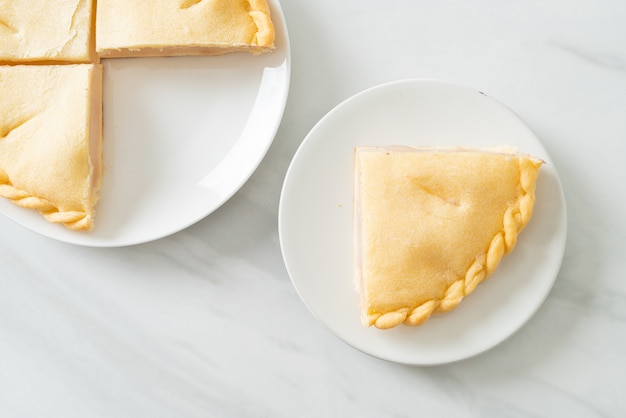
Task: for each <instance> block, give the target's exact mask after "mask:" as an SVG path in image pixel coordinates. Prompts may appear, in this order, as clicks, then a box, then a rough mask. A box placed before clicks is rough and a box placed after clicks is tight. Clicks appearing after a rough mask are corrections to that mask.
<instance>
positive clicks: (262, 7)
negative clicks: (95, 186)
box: [248, 0, 275, 49]
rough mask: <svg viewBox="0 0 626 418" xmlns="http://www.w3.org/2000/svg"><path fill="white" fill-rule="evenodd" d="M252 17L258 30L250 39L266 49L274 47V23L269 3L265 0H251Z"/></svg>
mask: <svg viewBox="0 0 626 418" xmlns="http://www.w3.org/2000/svg"><path fill="white" fill-rule="evenodd" d="M248 4H249V5H250V11H249V14H250V17H251V18H252V20H253V21H254V24H255V25H256V27H257V32H256V33H255V35H254V37H253V38H252V40H251V41H250V44H251V45H256V46H259V47H262V48H264V49H272V48H273V47H274V39H275V33H274V25H273V24H272V20H271V17H270V9H269V5H268V4H267V2H266V1H265V0H249V1H248Z"/></svg>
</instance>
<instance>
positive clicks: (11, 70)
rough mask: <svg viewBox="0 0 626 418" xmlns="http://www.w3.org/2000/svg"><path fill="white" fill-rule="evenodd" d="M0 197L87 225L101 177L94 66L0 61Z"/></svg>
mask: <svg viewBox="0 0 626 418" xmlns="http://www.w3.org/2000/svg"><path fill="white" fill-rule="evenodd" d="M0 91H2V92H3V94H2V95H1V96H0V115H2V119H0V197H4V198H7V199H9V200H11V201H12V202H13V203H15V204H16V205H18V206H21V207H24V208H28V209H34V210H37V211H39V212H40V213H41V214H42V215H43V216H44V217H45V219H46V220H47V221H49V222H52V223H58V224H62V225H64V226H66V227H67V228H69V229H72V230H78V231H87V230H91V229H92V228H93V227H94V217H95V205H96V202H97V201H98V194H99V190H100V185H101V181H102V67H101V65H100V64H73V65H14V66H0Z"/></svg>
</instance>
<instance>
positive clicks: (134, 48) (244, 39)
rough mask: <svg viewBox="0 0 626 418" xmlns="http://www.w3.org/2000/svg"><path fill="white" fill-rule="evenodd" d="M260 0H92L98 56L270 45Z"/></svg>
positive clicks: (256, 48) (259, 48)
mask: <svg viewBox="0 0 626 418" xmlns="http://www.w3.org/2000/svg"><path fill="white" fill-rule="evenodd" d="M274 37H275V34H274V25H273V23H272V20H271V15H270V9H269V7H268V4H267V2H266V0H168V1H155V0H133V1H128V0H98V2H97V13H96V50H97V52H98V54H99V55H100V56H101V57H103V58H104V57H149V56H151V57H159V56H177V55H220V54H225V53H228V52H234V51H249V52H253V53H262V52H267V51H270V50H271V49H273V48H274Z"/></svg>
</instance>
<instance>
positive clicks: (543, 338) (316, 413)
mask: <svg viewBox="0 0 626 418" xmlns="http://www.w3.org/2000/svg"><path fill="white" fill-rule="evenodd" d="M282 6H283V9H284V13H285V16H286V19H287V23H288V27H289V31H290V37H291V46H292V52H293V75H292V85H291V93H290V97H289V102H288V104H287V110H286V113H285V117H284V121H283V123H282V125H281V127H280V129H279V131H278V134H277V137H276V140H275V142H274V144H273V146H272V148H271V149H270V151H269V153H268V155H267V157H266V158H265V160H264V161H263V163H262V164H261V166H260V167H259V169H258V170H257V172H256V173H255V175H254V176H253V177H252V178H251V179H250V181H249V182H248V183H247V184H246V185H245V186H244V187H243V188H242V189H241V191H240V192H239V193H237V194H236V195H235V196H234V197H233V198H232V199H231V200H230V201H229V202H227V203H226V204H225V205H224V206H223V207H222V208H220V209H219V210H218V211H217V212H215V213H214V214H212V215H211V216H209V217H208V218H206V219H205V220H203V221H201V222H199V223H198V224H196V225H195V226H193V227H191V228H189V229H187V230H185V231H183V232H180V233H178V234H176V235H174V236H171V237H168V238H165V239H162V240H159V241H156V242H152V243H148V244H144V245H139V246H134V247H129V248H121V249H97V248H83V247H77V246H73V245H68V244H62V243H58V242H55V241H52V240H50V239H47V238H43V237H41V236H39V235H37V234H35V233H32V232H30V231H27V230H25V229H24V228H22V227H21V226H18V225H17V224H15V223H13V222H12V221H10V220H8V219H6V218H4V217H0V416H1V417H321V416H362V417H382V416H385V417H409V416H418V415H419V416H464V417H528V416H533V417H555V416H566V417H620V416H626V396H624V386H625V385H626V360H625V355H626V354H625V353H626V280H625V278H626V257H625V255H626V251H625V249H626V246H625V244H624V243H625V242H626V222H625V221H624V213H626V194H625V187H624V186H625V181H624V178H625V177H626V168H625V163H626V158H625V155H626V146H625V145H624V144H625V143H626V3H625V2H623V1H618V0H599V1H595V2H589V1H580V0H574V1H565V0H557V1H548V2H546V1H538V0H531V1H526V2H502V1H496V0H471V1H463V0H448V1H439V2H427V1H421V0H420V1H416V0H396V1H393V2H390V1H379V0H363V1H360V2H358V4H357V2H352V1H335V0H317V1H312V2H309V1H299V0H283V1H282ZM414 77H417V78H437V79H443V80H447V81H450V82H454V83H458V84H465V85H468V86H471V87H474V88H477V89H480V90H482V91H484V92H486V93H488V94H489V95H491V96H493V97H495V98H497V99H499V100H501V101H503V102H504V103H506V104H507V105H508V106H509V107H511V108H512V109H513V110H514V111H516V112H517V113H518V114H519V115H520V116H522V118H524V119H525V120H526V121H527V122H528V124H529V125H530V126H531V127H532V129H533V130H534V131H535V132H536V133H537V135H538V136H539V137H540V138H541V140H542V141H543V142H544V145H545V146H546V148H547V149H548V151H549V152H550V153H551V155H552V157H553V159H554V161H555V164H556V165H557V168H558V170H559V172H560V175H561V180H562V183H563V187H564V191H565V196H566V199H567V204H568V227H569V234H568V240H567V248H566V252H565V258H564V261H563V266H562V269H561V272H560V274H559V277H558V279H557V282H556V285H555V287H554V289H553V291H552V292H551V293H550V295H549V297H548V299H547V301H546V302H545V304H544V305H543V306H542V307H541V309H540V310H539V311H538V313H537V314H536V315H535V316H534V317H533V318H532V319H531V320H530V321H529V322H528V323H527V324H526V325H525V326H524V327H523V328H522V329H521V330H520V331H519V332H518V333H516V334H515V335H514V336H513V337H512V338H510V339H509V340H507V341H505V342H504V343H503V344H501V345H499V346H497V347H496V348H494V349H492V350H490V351H488V352H486V353H484V354H482V355H480V356H478V357H475V358H472V359H468V360H465V361H462V362H459V363H455V364H450V365H446V366H439V367H430V368H418V367H408V366H402V365H397V364H392V363H388V362H385V361H381V360H378V359H375V358H371V357H369V356H367V355H364V354H362V353H360V352H358V351H356V350H354V349H352V348H351V347H349V346H347V345H346V344H344V343H343V342H341V341H339V340H338V339H337V338H336V337H335V336H333V335H332V334H331V333H330V332H329V331H327V330H326V329H325V328H324V327H323V326H322V325H321V324H320V323H319V322H318V321H316V320H315V319H314V318H313V316H312V315H311V314H310V313H309V312H308V311H307V310H306V308H305V307H304V305H303V304H302V302H301V301H300V299H299V298H298V296H297V294H296V292H295V290H294V288H293V286H292V284H291V282H290V280H289V277H288V275H287V273H286V271H285V268H284V265H283V261H282V258H281V253H280V247H279V241H278V233H277V210H278V201H279V196H280V190H281V186H282V181H283V178H284V175H285V172H286V169H287V166H288V164H289V161H290V160H291V158H292V156H293V154H294V152H295V150H296V149H297V147H298V145H299V144H300V142H301V141H302V139H303V138H304V137H305V135H306V134H307V132H308V131H309V129H310V128H311V127H312V126H313V125H314V124H315V123H316V122H317V121H318V120H319V119H320V118H321V117H322V116H323V115H324V114H325V113H326V112H327V111H328V110H330V109H331V108H332V107H333V106H335V105H337V104H338V103H340V102H341V101H342V100H344V99H346V98H347V97H349V96H350V95H352V94H354V93H356V92H358V91H360V90H362V89H364V88H367V87H371V86H373V85H376V84H379V83H382V82H387V81H392V80H396V79H401V78H414Z"/></svg>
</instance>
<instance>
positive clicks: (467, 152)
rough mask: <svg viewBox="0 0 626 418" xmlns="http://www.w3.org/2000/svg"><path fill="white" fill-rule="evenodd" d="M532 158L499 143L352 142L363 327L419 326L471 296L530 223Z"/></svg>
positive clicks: (536, 169) (535, 173) (538, 163)
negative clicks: (473, 146)
mask: <svg viewBox="0 0 626 418" xmlns="http://www.w3.org/2000/svg"><path fill="white" fill-rule="evenodd" d="M542 163H543V162H542V161H541V160H540V159H538V158H534V157H531V156H528V155H523V154H518V153H515V152H511V151H508V150H495V149H464V148H440V149H436V148H429V147H422V148H420V147H417V148H415V147H400V146H396V147H357V148H356V149H355V247H356V252H355V258H356V282H357V288H358V291H359V293H360V295H361V306H362V311H361V318H362V322H363V324H364V325H365V326H375V327H377V328H381V329H387V328H392V327H395V326H397V325H400V324H406V325H420V324H423V323H424V322H425V321H426V320H428V318H429V317H430V316H431V314H433V313H435V312H445V311H450V310H452V309H454V308H455V307H456V306H457V305H458V304H459V303H460V302H461V300H463V298H464V297H465V296H467V295H469V294H470V293H472V292H473V291H474V289H475V288H476V286H477V285H478V284H479V283H481V282H482V281H483V280H485V279H486V278H487V277H489V276H490V275H491V274H492V273H493V272H494V270H495V269H496V267H497V266H498V264H499V263H500V260H501V258H502V257H503V255H505V254H507V253H509V252H510V251H512V250H513V248H514V247H515V245H516V242H517V237H518V234H519V233H520V231H521V230H522V228H524V226H525V225H526V224H527V223H528V221H529V220H530V218H531V215H532V212H533V206H534V202H535V184H536V180H537V176H538V174H539V169H540V166H541V165H542Z"/></svg>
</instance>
